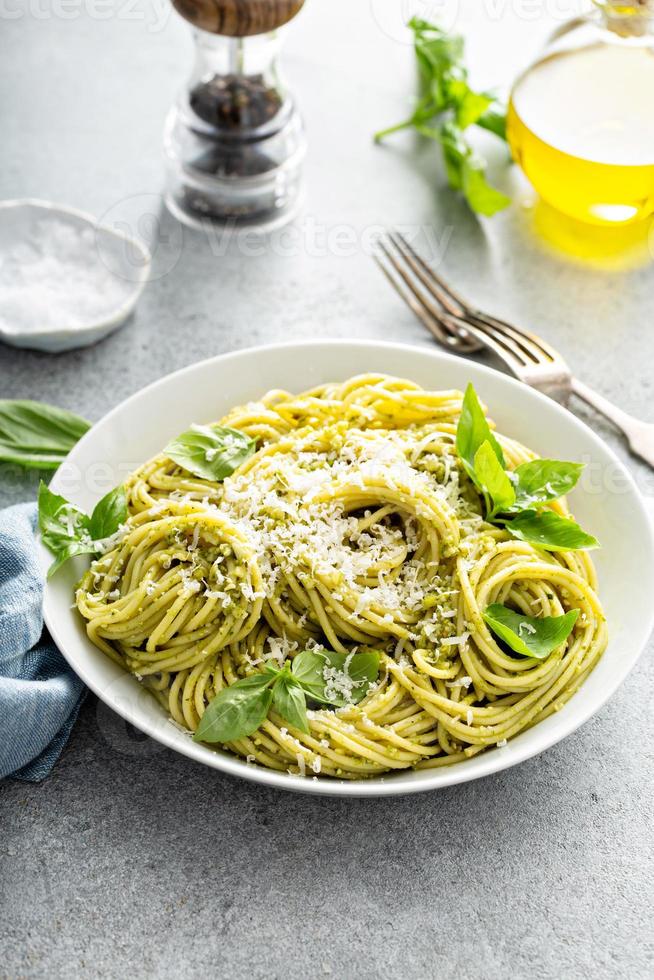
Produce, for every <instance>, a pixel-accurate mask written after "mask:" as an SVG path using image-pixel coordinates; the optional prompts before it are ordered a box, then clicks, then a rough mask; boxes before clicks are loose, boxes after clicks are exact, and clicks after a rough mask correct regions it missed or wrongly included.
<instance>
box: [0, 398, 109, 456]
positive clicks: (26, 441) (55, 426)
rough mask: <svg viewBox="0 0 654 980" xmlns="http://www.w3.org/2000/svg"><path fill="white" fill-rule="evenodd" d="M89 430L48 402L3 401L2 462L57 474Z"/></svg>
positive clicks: (0, 412) (0, 410)
mask: <svg viewBox="0 0 654 980" xmlns="http://www.w3.org/2000/svg"><path fill="white" fill-rule="evenodd" d="M90 427H91V423H90V422H87V421H86V419H82V418H80V417H79V415H74V414H73V413H72V412H67V411H65V409H63V408H56V407H55V406H54V405H48V404H46V403H45V402H35V401H28V400H12V399H0V462H5V463H18V464H19V465H20V466H25V467H35V468H38V469H44V470H56V469H57V467H58V466H59V464H60V463H61V462H62V460H63V459H64V458H65V457H66V456H67V455H68V453H69V452H70V450H71V449H72V448H73V446H74V445H75V443H77V442H78V441H79V440H80V439H81V438H82V436H83V435H84V433H85V432H86V431H87V430H88V429H89V428H90Z"/></svg>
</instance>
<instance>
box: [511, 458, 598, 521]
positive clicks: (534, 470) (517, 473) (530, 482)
mask: <svg viewBox="0 0 654 980" xmlns="http://www.w3.org/2000/svg"><path fill="white" fill-rule="evenodd" d="M583 468H584V464H583V463H567V462H564V461H563V460H560V459H532V460H530V461H529V462H528V463H521V464H520V466H517V467H516V468H515V470H514V471H513V474H512V475H513V478H514V479H515V481H516V482H515V497H516V499H515V505H514V506H515V509H516V510H528V509H531V508H533V507H538V506H539V505H540V504H546V503H548V502H549V501H550V500H557V499H558V498H559V497H564V496H565V495H566V493H569V492H570V490H572V489H573V487H575V486H576V484H577V481H578V480H579V477H580V476H581V473H582V471H583Z"/></svg>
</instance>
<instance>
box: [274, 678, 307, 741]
mask: <svg viewBox="0 0 654 980" xmlns="http://www.w3.org/2000/svg"><path fill="white" fill-rule="evenodd" d="M273 707H274V708H275V710H276V711H278V712H279V713H280V715H281V716H282V718H285V719H286V721H287V722H288V723H289V724H290V725H293V727H294V728H299V729H300V731H301V732H305V733H306V734H307V735H308V734H309V722H308V719H307V701H306V697H305V694H304V690H303V689H302V686H301V684H300V683H299V681H297V680H296V679H295V678H294V677H292V676H291V674H290V672H289V673H285V672H284V671H282V673H281V674H280V675H279V677H278V678H277V680H276V681H275V686H274V688H273Z"/></svg>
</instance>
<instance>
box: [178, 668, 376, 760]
mask: <svg viewBox="0 0 654 980" xmlns="http://www.w3.org/2000/svg"><path fill="white" fill-rule="evenodd" d="M378 675H379V654H378V653H374V652H364V653H354V654H340V653H336V652H334V651H333V650H304V651H303V652H302V653H299V654H297V655H296V657H295V658H294V659H293V660H292V661H291V662H289V661H287V662H286V663H285V664H284V666H283V667H281V668H279V667H275V666H273V665H272V664H270V663H269V664H266V666H265V668H264V670H263V671H262V672H261V673H260V674H252V675H251V676H249V677H245V678H243V679H242V680H240V681H236V683H235V684H230V685H229V687H225V688H223V689H222V691H219V692H218V694H217V695H216V697H215V698H214V699H213V701H211V702H210V703H209V705H208V706H207V709H206V711H205V712H204V714H203V715H202V718H201V719H200V724H199V725H198V729H197V731H196V733H195V735H194V736H193V738H194V739H195V741H196V742H210V743H213V742H233V741H235V740H236V739H239V738H245V737H246V736H247V735H252V734H253V733H254V732H255V731H256V730H257V728H259V727H260V726H261V724H262V723H263V722H264V721H265V719H266V718H267V717H268V712H269V710H270V707H271V705H272V707H274V709H275V710H276V711H277V712H278V713H279V714H280V715H281V716H282V718H284V719H285V721H287V722H288V724H289V725H291V726H292V727H293V728H298V729H299V730H300V731H301V732H305V734H309V722H308V719H307V698H308V699H309V700H310V701H317V702H319V703H322V704H330V705H334V706H336V707H343V706H345V705H348V704H356V703H358V702H359V701H360V700H361V699H362V698H363V697H365V695H366V694H367V693H368V688H369V686H370V684H373V683H374V682H375V681H376V680H377V677H378ZM346 691H347V694H346V693H345V692H346Z"/></svg>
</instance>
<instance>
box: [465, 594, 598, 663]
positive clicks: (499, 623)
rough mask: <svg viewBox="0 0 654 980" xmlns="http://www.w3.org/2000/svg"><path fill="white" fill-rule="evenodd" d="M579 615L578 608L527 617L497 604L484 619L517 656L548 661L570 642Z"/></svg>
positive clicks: (488, 608)
mask: <svg viewBox="0 0 654 980" xmlns="http://www.w3.org/2000/svg"><path fill="white" fill-rule="evenodd" d="M578 616H579V610H578V609H571V610H570V612H567V613H565V614H564V615H563V616H540V617H536V616H525V615H524V613H519V612H515V610H513V609H509V608H508V606H503V605H502V604H501V603H499V602H494V603H492V604H491V605H490V606H488V607H487V608H486V611H485V613H484V620H485V622H486V623H487V624H488V626H490V628H491V630H492V631H493V633H495V635H496V636H498V637H499V638H500V639H501V640H504V642H505V643H507V644H508V646H509V647H510V648H511V649H512V650H513V651H515V653H519V654H521V655H522V656H523V657H534V658H535V659H536V660H544V659H545V657H547V656H549V654H550V653H551V652H552V650H556V649H557V647H560V646H561V644H562V643H564V642H565V640H567V638H568V636H569V635H570V633H571V632H572V629H573V627H574V625H575V623H576V622H577V618H578Z"/></svg>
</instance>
